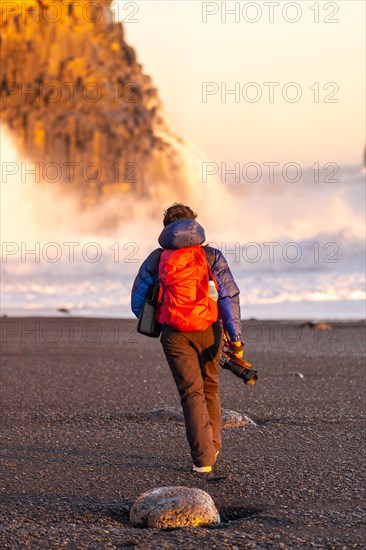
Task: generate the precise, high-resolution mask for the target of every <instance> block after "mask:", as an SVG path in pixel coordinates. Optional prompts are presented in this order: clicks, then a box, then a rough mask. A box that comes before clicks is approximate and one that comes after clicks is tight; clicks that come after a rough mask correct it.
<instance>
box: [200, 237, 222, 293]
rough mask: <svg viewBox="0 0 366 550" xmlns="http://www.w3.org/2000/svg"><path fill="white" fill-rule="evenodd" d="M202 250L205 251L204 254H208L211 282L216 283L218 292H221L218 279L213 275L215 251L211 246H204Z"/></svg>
mask: <svg viewBox="0 0 366 550" xmlns="http://www.w3.org/2000/svg"><path fill="white" fill-rule="evenodd" d="M202 249H203V250H204V252H205V254H206V260H207V267H208V272H209V275H210V280H211V281H213V282H214V283H215V286H216V290H219V285H218V284H217V281H216V277H215V275H214V274H213V273H212V269H211V268H212V266H213V264H214V262H215V249H214V248H211V246H202Z"/></svg>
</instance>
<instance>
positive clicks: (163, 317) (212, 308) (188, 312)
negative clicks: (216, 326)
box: [158, 244, 218, 332]
mask: <svg viewBox="0 0 366 550" xmlns="http://www.w3.org/2000/svg"><path fill="white" fill-rule="evenodd" d="M209 274H210V275H211V279H212V280H213V281H214V282H215V285H216V288H217V283H216V281H215V279H214V277H213V275H212V272H211V269H210V267H209V265H208V263H207V258H206V254H205V251H204V250H203V248H202V245H200V244H199V245H196V246H189V247H186V248H179V249H178V250H164V252H163V253H162V255H161V258H160V264H159V278H160V292H159V312H158V321H159V323H166V324H167V325H169V326H171V327H172V328H174V329H176V330H180V331H182V332H187V331H202V330H205V329H206V328H208V327H209V326H210V325H212V323H214V322H215V321H217V319H218V308H217V302H215V301H214V300H212V299H211V298H209V293H208V282H209Z"/></svg>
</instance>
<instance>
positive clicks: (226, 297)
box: [131, 219, 241, 341]
mask: <svg viewBox="0 0 366 550" xmlns="http://www.w3.org/2000/svg"><path fill="white" fill-rule="evenodd" d="M205 240H206V236H205V231H204V229H203V227H202V226H201V225H200V224H199V223H197V222H196V221H195V220H186V219H184V220H177V221H175V222H172V223H170V224H169V225H167V226H166V227H165V228H164V229H163V231H162V232H161V234H160V237H159V244H160V246H161V247H162V248H157V249H155V250H154V251H153V252H152V253H151V254H150V255H149V256H148V257H147V258H146V260H145V261H144V262H143V264H142V265H141V267H140V269H139V272H138V274H137V277H136V279H135V282H134V284H133V287H132V293H131V309H132V311H133V313H134V314H135V315H136V317H138V316H139V314H140V311H141V308H142V304H143V303H144V300H145V298H146V295H147V293H148V292H149V290H150V289H151V288H152V286H153V284H154V281H155V277H156V273H157V269H158V263H159V260H160V255H161V253H162V252H163V250H162V249H178V248H184V247H187V246H194V245H197V244H202V243H203V242H204V241H205ZM203 249H204V251H205V252H206V256H207V261H208V263H209V265H210V267H211V271H212V273H213V275H214V276H215V279H216V281H217V283H218V286H219V289H218V292H219V298H218V306H219V314H220V317H221V318H222V321H223V324H224V327H225V329H226V330H227V332H228V335H229V338H230V340H232V341H234V340H241V325H240V302H239V292H240V291H239V288H238V287H237V285H236V283H235V281H234V278H233V276H232V273H231V271H230V268H229V266H228V264H227V262H226V260H225V258H224V256H223V255H222V253H221V252H220V250H218V249H217V248H212V247H210V246H204V247H203Z"/></svg>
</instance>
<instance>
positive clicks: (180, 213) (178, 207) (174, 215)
mask: <svg viewBox="0 0 366 550" xmlns="http://www.w3.org/2000/svg"><path fill="white" fill-rule="evenodd" d="M196 218H197V214H196V213H195V212H193V210H191V209H190V208H189V206H184V204H180V203H178V202H176V203H174V204H172V206H169V208H167V209H166V210H165V212H164V219H163V224H164V227H166V226H167V225H169V224H170V223H172V222H175V221H176V220H195V219H196Z"/></svg>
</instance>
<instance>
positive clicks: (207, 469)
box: [193, 464, 212, 474]
mask: <svg viewBox="0 0 366 550" xmlns="http://www.w3.org/2000/svg"><path fill="white" fill-rule="evenodd" d="M193 471H194V472H200V473H201V474H209V473H210V472H212V466H196V465H195V464H193Z"/></svg>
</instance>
